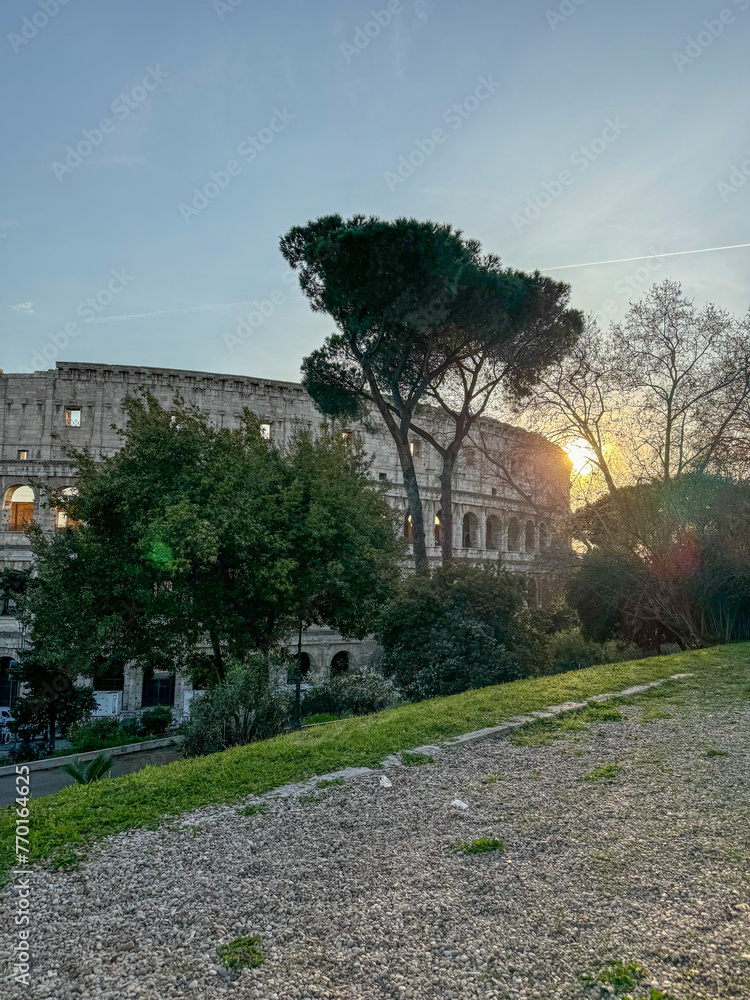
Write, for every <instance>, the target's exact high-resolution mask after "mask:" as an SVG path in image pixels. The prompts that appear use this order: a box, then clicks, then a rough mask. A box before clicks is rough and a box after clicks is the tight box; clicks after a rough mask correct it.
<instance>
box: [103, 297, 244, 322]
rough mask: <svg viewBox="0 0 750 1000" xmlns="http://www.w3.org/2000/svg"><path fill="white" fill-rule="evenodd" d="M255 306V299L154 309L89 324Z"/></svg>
mask: <svg viewBox="0 0 750 1000" xmlns="http://www.w3.org/2000/svg"><path fill="white" fill-rule="evenodd" d="M253 305H257V299H253V300H252V301H250V302H222V303H220V304H219V305H210V306H189V307H187V308H186V309H155V310H154V311H153V312H145V313H129V314H128V315H127V316H97V318H96V319H92V320H89V322H91V323H123V322H125V321H126V320H129V319H155V318H156V317H157V316H176V315H178V314H180V313H193V312H213V311H216V310H219V309H234V308H236V307H237V306H253Z"/></svg>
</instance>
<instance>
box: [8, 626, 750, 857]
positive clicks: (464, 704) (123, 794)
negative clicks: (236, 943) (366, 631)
mask: <svg viewBox="0 0 750 1000" xmlns="http://www.w3.org/2000/svg"><path fill="white" fill-rule="evenodd" d="M745 666H750V643H737V644H734V645H730V646H717V647H714V648H713V649H706V650H699V651H697V652H692V653H676V654H674V655H672V656H659V657H651V658H648V659H645V660H633V661H630V662H627V663H612V664H606V665H604V666H598V667H591V668H589V669H588V670H574V671H570V672H568V673H565V674H556V675H555V676H552V677H539V678H531V679H528V680H522V681H515V682H513V683H511V684H501V685H498V686H496V687H489V688H482V689H480V690H478V691H467V692H465V693H464V694H460V695H454V696H453V697H450V698H435V699H432V700H430V701H424V702H420V703H418V704H414V705H411V704H410V705H402V706H401V707H400V708H394V709H391V710H389V711H387V712H380V713H378V714H377V715H370V716H365V717H361V718H349V719H342V720H341V721H340V722H336V723H332V724H331V725H327V726H320V727H316V728H312V729H308V730H306V731H302V732H298V733H291V734H287V735H284V736H279V737H276V738H275V739H272V740H265V741H263V742H260V743H253V744H250V745H249V746H243V747H235V748H234V749H232V750H226V751H224V752H223V753H219V754H213V755H211V756H209V757H197V758H193V759H190V760H178V761H175V762H173V763H171V764H165V765H163V766H161V767H147V768H144V770H142V771H138V772H137V773H135V774H127V775H123V776H121V777H118V778H110V779H106V780H104V781H101V782H97V783H96V784H92V785H87V786H77V785H73V786H71V787H69V788H65V789H64V790H63V791H61V792H57V793H56V794H55V795H49V796H47V797H45V798H41V799H37V800H33V801H32V805H31V809H30V816H29V820H28V822H29V826H30V829H31V855H30V857H31V860H39V859H42V858H50V857H53V856H55V855H56V854H57V853H58V852H59V851H60V850H61V849H63V848H66V847H67V848H68V849H69V848H70V847H71V846H73V847H75V848H76V849H77V848H79V847H80V848H83V847H84V845H85V844H86V843H87V842H88V841H91V840H92V839H94V838H97V837H105V836H107V835H109V834H113V833H118V832H120V831H122V830H129V829H133V828H135V827H156V826H158V825H159V824H160V822H162V821H163V820H165V819H166V818H167V817H169V816H175V815H178V814H180V813H182V812H186V811H188V810H190V809H195V808H198V807H200V806H206V805H210V804H212V803H225V802H232V801H235V800H237V799H240V798H242V797H244V796H247V795H251V794H261V793H263V792H267V791H269V790H270V789H272V788H277V787H278V786H280V785H284V784H287V783H288V782H292V781H303V780H305V779H307V778H310V777H312V776H314V775H316V774H325V773H326V772H328V771H335V770H337V769H339V768H342V767H350V766H353V767H368V766H369V767H372V766H376V765H378V764H379V763H380V761H382V760H383V758H384V757H386V756H387V755H388V754H391V753H395V752H397V751H399V750H408V749H410V748H413V747H417V746H420V745H422V744H428V743H440V742H441V741H443V740H446V739H449V738H450V737H452V736H458V735H459V734H461V733H465V732H470V731H471V730H474V729H482V728H484V727H485V726H493V725H497V724H498V723H500V722H502V721H504V720H507V719H509V718H511V717H512V716H514V715H521V714H525V713H527V712H530V711H533V710H536V709H543V708H545V707H546V706H547V705H553V704H557V703H559V702H564V701H581V700H582V699H584V698H586V697H590V696H591V695H594V694H601V693H603V692H605V691H618V690H622V689H624V688H627V687H629V686H631V685H633V684H638V683H643V682H645V681H650V680H656V679H658V678H662V677H666V676H668V675H669V674H673V673H682V672H692V673H695V674H696V675H699V677H700V678H701V679H702V680H703V681H704V683H706V684H707V685H710V684H711V683H712V678H713V676H714V675H715V674H716V673H717V672H720V671H721V669H722V668H723V667H731V668H733V669H734V670H736V669H738V668H740V669H744V667H745ZM33 792H34V772H33V771H32V772H31V794H32V799H33ZM15 818H16V814H15V809H14V807H12V806H8V807H6V808H4V809H2V810H0V844H2V851H0V875H2V873H3V872H7V870H8V869H9V868H10V867H12V865H13V864H14V862H15V857H14V853H13V844H14V837H15Z"/></svg>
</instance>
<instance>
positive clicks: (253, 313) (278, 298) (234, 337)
mask: <svg viewBox="0 0 750 1000" xmlns="http://www.w3.org/2000/svg"><path fill="white" fill-rule="evenodd" d="M281 280H282V281H283V283H284V284H285V285H291V284H292V283H293V282H294V274H291V273H289V274H285V275H284V277H283V278H282V279H281ZM286 295H287V293H286V291H285V290H284V289H283V288H274V290H273V291H272V292H271V294H270V295H269V296H268V298H267V299H263V300H262V301H261V302H252V303H251V305H252V306H253V308H252V309H251V310H250V311H249V312H248V313H247V315H245V316H240V317H239V318H238V320H237V323H236V325H235V327H234V332H230V333H225V334H224V337H223V340H224V346H225V347H226V349H227V350H228V351H229V353H230V354H234V352H235V350H236V349H237V348H238V347H242V345H243V344H244V343H246V341H248V340H249V339H250V337H252V335H253V333H254V332H255V331H256V330H259V329H260V327H262V326H263V324H264V323H265V322H266V320H267V319H270V317H271V316H273V314H274V313H275V312H276V310H277V309H278V308H279V306H281V305H283V304H284V302H286Z"/></svg>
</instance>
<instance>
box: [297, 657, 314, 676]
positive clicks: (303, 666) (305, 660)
mask: <svg viewBox="0 0 750 1000" xmlns="http://www.w3.org/2000/svg"><path fill="white" fill-rule="evenodd" d="M310 666H311V664H310V654H309V653H303V654H302V655H301V656H300V662H299V674H300V677H301V678H302V680H304V679H305V677H307V676H309V674H310Z"/></svg>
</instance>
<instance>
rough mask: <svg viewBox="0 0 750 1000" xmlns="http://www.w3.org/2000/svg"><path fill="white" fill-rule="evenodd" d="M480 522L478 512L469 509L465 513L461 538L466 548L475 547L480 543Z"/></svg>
mask: <svg viewBox="0 0 750 1000" xmlns="http://www.w3.org/2000/svg"><path fill="white" fill-rule="evenodd" d="M478 535H479V523H478V521H477V516H476V514H474V513H472V512H471V511H467V512H466V513H465V514H464V521H463V531H462V533H461V539H462V542H463V547H464V548H465V549H475V548H476V547H477V545H478V544H479V543H478Z"/></svg>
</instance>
